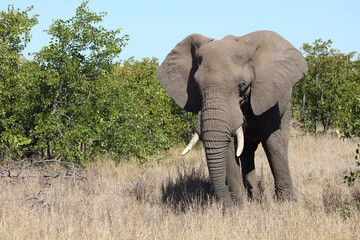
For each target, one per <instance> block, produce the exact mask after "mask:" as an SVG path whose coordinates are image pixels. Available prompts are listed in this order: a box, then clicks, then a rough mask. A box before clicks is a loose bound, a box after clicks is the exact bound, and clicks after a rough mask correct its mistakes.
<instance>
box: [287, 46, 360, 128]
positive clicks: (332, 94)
mask: <svg viewBox="0 0 360 240" xmlns="http://www.w3.org/2000/svg"><path fill="white" fill-rule="evenodd" d="M331 44H332V41H331V40H328V41H326V42H324V41H322V40H321V39H319V40H316V41H315V42H314V43H313V44H312V45H310V44H308V43H306V44H304V45H303V47H302V49H303V51H304V53H305V59H306V61H307V63H308V67H309V70H308V74H307V75H306V76H305V77H304V79H303V80H302V81H300V82H299V83H297V84H296V85H295V86H294V88H293V98H292V106H293V110H294V111H293V112H294V115H295V117H296V118H297V119H298V120H299V122H300V124H301V126H302V127H303V128H305V129H306V130H308V131H312V132H314V133H316V132H317V126H318V125H319V124H320V125H322V127H323V129H322V131H323V132H324V133H326V132H327V131H328V129H329V128H330V127H331V126H339V125H341V122H342V121H343V120H344V116H343V115H339V114H338V113H339V109H341V106H342V105H343V101H344V95H345V94H347V92H348V91H349V89H347V88H348V87H349V86H350V85H352V82H353V79H352V77H351V76H352V75H353V73H352V71H353V69H354V63H353V62H352V61H351V59H352V58H353V56H354V54H355V53H354V52H352V53H349V54H343V53H340V52H339V51H338V50H336V49H332V48H331Z"/></svg>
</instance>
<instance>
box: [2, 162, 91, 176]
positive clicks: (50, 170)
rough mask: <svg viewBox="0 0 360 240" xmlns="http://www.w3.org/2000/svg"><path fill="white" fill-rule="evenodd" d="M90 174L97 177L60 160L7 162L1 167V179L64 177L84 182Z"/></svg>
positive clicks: (88, 171)
mask: <svg viewBox="0 0 360 240" xmlns="http://www.w3.org/2000/svg"><path fill="white" fill-rule="evenodd" d="M89 173H90V174H92V175H96V172H95V171H93V170H89V169H86V168H84V167H82V166H81V165H79V164H75V163H72V162H66V161H61V160H59V159H47V160H35V159H24V160H21V161H7V162H5V163H3V165H2V166H1V167H0V178H22V179H23V178H40V179H50V178H58V177H64V178H71V179H75V180H84V179H86V178H87V177H88V176H89Z"/></svg>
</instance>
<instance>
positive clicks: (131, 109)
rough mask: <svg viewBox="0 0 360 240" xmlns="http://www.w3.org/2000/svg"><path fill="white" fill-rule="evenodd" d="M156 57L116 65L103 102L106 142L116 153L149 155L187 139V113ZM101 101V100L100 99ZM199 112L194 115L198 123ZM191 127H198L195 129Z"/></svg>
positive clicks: (110, 149)
mask: <svg viewBox="0 0 360 240" xmlns="http://www.w3.org/2000/svg"><path fill="white" fill-rule="evenodd" d="M157 68H158V63H157V60H156V59H151V60H149V59H143V60H142V61H134V60H133V59H129V60H127V61H125V62H124V63H123V64H122V65H118V66H116V67H115V68H114V70H113V73H112V74H111V75H110V76H109V80H108V83H107V85H104V84H102V86H103V87H104V86H106V89H103V90H104V93H103V94H100V95H102V96H106V98H104V99H103V102H102V103H101V105H102V106H107V107H104V108H103V110H106V111H107V112H106V113H103V114H101V116H107V117H106V119H102V121H103V127H102V134H105V135H106V136H104V137H103V144H105V146H106V147H105V148H106V149H108V150H109V151H110V152H111V153H112V154H113V155H115V156H117V157H120V156H123V155H135V156H137V157H139V158H140V159H146V158H147V157H148V156H150V155H151V154H153V153H155V152H156V151H158V150H161V149H168V148H169V147H170V146H171V145H172V144H173V143H174V142H179V141H182V140H183V139H186V134H187V132H188V129H187V123H186V120H187V114H186V112H185V111H183V110H182V109H180V108H179V107H178V106H177V105H176V104H175V102H174V101H173V100H172V99H171V97H170V96H169V95H168V94H167V93H166V91H165V90H164V89H163V88H162V87H161V86H160V84H159V81H158V80H157V78H156V71H157ZM99 104H100V103H99ZM195 118H196V117H195V116H191V119H190V121H191V124H190V125H191V126H194V125H195V124H194V122H195ZM190 131H194V130H193V129H192V130H190Z"/></svg>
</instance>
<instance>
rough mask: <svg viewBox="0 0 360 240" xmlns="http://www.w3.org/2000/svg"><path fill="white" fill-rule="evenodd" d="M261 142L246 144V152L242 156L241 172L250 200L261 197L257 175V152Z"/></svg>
mask: <svg viewBox="0 0 360 240" xmlns="http://www.w3.org/2000/svg"><path fill="white" fill-rule="evenodd" d="M258 145H259V142H245V143H244V150H243V152H242V154H241V156H240V160H241V170H242V177H243V182H244V186H245V188H246V190H247V193H248V196H249V197H250V198H255V199H256V198H257V197H258V196H259V193H260V192H259V186H258V181H257V178H256V173H255V161H254V158H255V151H256V149H257V147H258Z"/></svg>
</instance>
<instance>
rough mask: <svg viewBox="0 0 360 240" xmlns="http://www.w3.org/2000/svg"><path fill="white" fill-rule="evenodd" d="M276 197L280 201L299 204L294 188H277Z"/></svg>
mask: <svg viewBox="0 0 360 240" xmlns="http://www.w3.org/2000/svg"><path fill="white" fill-rule="evenodd" d="M275 197H276V200H278V201H291V202H297V197H296V194H295V193H294V189H293V188H292V187H289V188H286V189H284V188H278V187H275Z"/></svg>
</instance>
